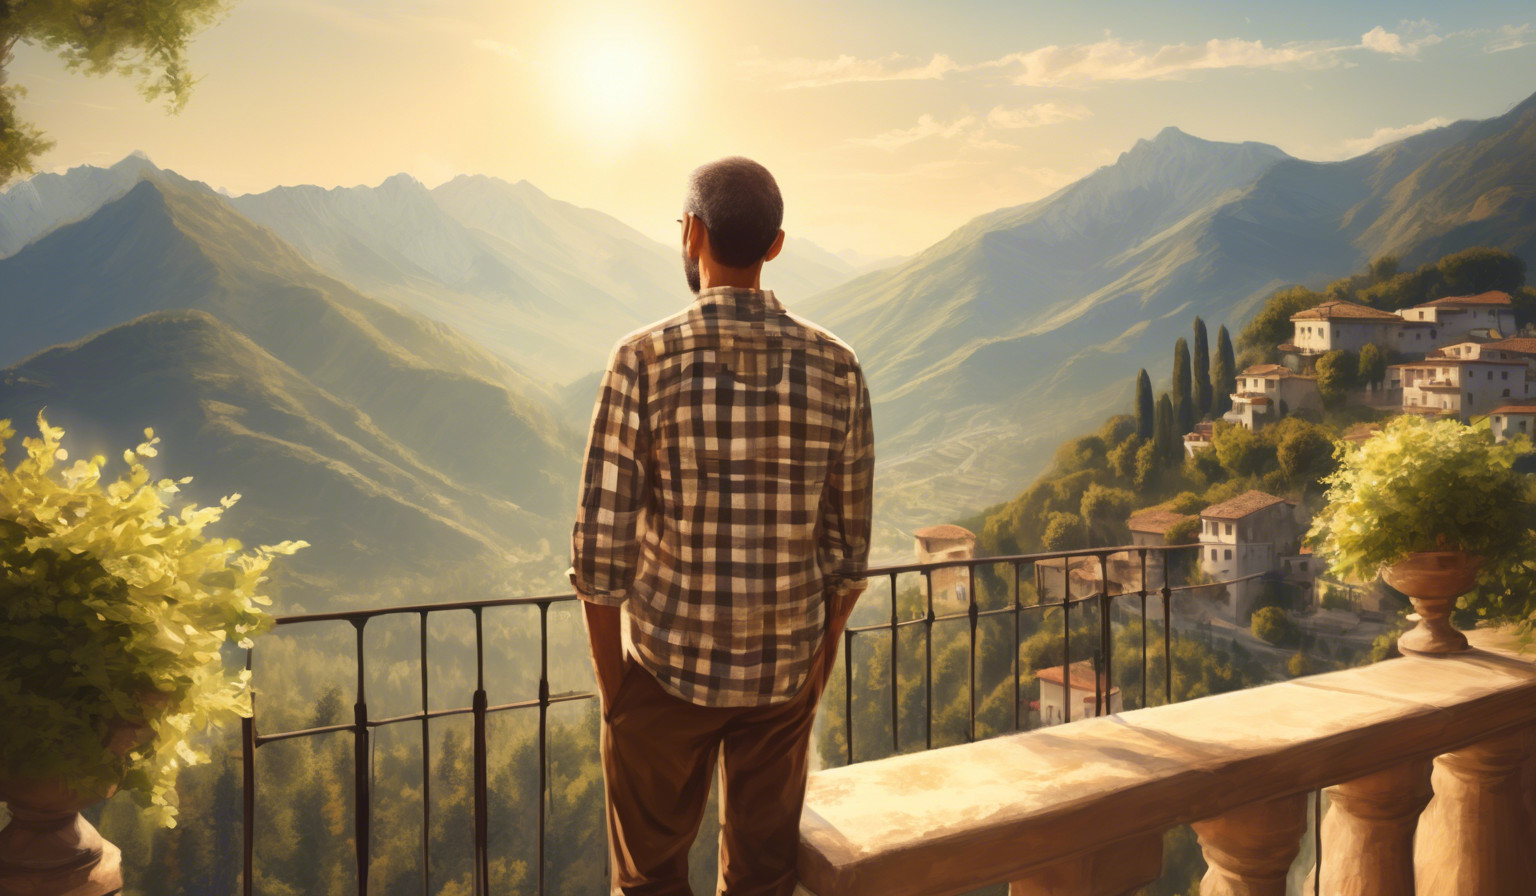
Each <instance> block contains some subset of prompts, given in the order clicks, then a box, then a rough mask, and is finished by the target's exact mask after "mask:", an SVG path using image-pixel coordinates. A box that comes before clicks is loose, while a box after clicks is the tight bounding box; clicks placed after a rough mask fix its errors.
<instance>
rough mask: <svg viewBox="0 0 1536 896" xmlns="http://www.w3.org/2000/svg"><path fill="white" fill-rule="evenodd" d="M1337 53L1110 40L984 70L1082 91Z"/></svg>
mask: <svg viewBox="0 0 1536 896" xmlns="http://www.w3.org/2000/svg"><path fill="white" fill-rule="evenodd" d="M1341 49H1343V48H1340V47H1334V46H1320V45H1317V44H1296V43H1291V44H1285V45H1282V46H1275V47H1270V46H1265V44H1264V42H1263V41H1260V40H1242V39H1241V38H1212V39H1211V40H1208V41H1206V42H1204V43H1200V44H1165V45H1163V46H1160V47H1155V48H1148V47H1147V45H1146V44H1144V43H1141V42H1127V41H1122V40H1120V39H1119V38H1117V37H1109V38H1105V39H1104V40H1101V41H1098V42H1096V43H1091V44H1076V45H1073V46H1064V47H1063V46H1056V45H1054V44H1053V45H1051V46H1046V47H1041V48H1040V49H1038V50H1031V51H1029V52H1027V53H1010V54H1008V55H1007V56H1003V57H1001V58H1000V59H996V60H993V61H991V62H987V63H983V65H984V66H987V67H996V68H1002V69H1008V70H1012V71H1013V75H1012V79H1013V82H1014V83H1015V84H1019V85H1022V86H1026V87H1058V86H1073V85H1078V86H1081V85H1085V84H1091V83H1095V82H1103V81H1143V80H1167V79H1171V78H1178V77H1181V76H1183V75H1185V74H1188V73H1190V72H1195V71H1205V70H1212V69H1231V68H1250V69H1254V68H1281V69H1284V68H1326V67H1328V66H1331V65H1336V64H1337V62H1338V58H1337V57H1338V54H1339V51H1340V50H1341Z"/></svg>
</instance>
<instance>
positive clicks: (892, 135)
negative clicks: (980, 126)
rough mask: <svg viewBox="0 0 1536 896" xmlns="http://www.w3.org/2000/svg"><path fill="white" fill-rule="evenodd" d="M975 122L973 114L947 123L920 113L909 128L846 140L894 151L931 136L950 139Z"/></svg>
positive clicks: (961, 133) (856, 144) (962, 133)
mask: <svg viewBox="0 0 1536 896" xmlns="http://www.w3.org/2000/svg"><path fill="white" fill-rule="evenodd" d="M975 124H976V117H975V116H973V115H967V116H965V117H963V118H960V119H958V120H956V121H952V122H949V123H948V124H945V123H942V122H940V121H939V120H938V119H936V118H934V117H933V116H932V115H921V116H918V119H917V124H915V125H913V126H912V127H910V128H896V129H895V130H890V131H886V132H884V133H881V134H876V135H874V136H873V137H853V138H850V139H849V141H848V142H849V143H852V144H854V145H855V146H873V147H874V148H876V149H882V150H885V151H886V152H895V151H896V150H898V149H900V148H901V147H903V146H907V145H909V144H912V143H916V142H918V141H919V140H927V139H929V138H932V137H938V138H940V139H943V140H952V139H954V138H956V137H960V136H963V135H965V134H967V133H968V132H969V131H971V129H972V127H973V126H974V125H975Z"/></svg>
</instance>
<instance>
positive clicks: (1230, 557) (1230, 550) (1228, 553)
mask: <svg viewBox="0 0 1536 896" xmlns="http://www.w3.org/2000/svg"><path fill="white" fill-rule="evenodd" d="M1227 559H1228V560H1231V559H1232V549H1231V548H1227Z"/></svg>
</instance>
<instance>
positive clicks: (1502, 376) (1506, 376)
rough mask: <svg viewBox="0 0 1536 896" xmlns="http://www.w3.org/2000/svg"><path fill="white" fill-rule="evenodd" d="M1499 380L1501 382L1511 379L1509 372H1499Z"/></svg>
mask: <svg viewBox="0 0 1536 896" xmlns="http://www.w3.org/2000/svg"><path fill="white" fill-rule="evenodd" d="M1499 379H1501V380H1507V379H1509V371H1507V370H1501V371H1499Z"/></svg>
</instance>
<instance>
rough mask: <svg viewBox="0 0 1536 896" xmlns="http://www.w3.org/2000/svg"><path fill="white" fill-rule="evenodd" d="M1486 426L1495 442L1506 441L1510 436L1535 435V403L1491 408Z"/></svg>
mask: <svg viewBox="0 0 1536 896" xmlns="http://www.w3.org/2000/svg"><path fill="white" fill-rule="evenodd" d="M1488 428H1489V429H1490V430H1492V431H1493V440H1494V441H1495V442H1507V441H1509V439H1510V437H1511V436H1530V435H1536V404H1506V405H1502V406H1500V407H1496V408H1494V409H1493V413H1492V414H1490V415H1489V416H1488Z"/></svg>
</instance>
